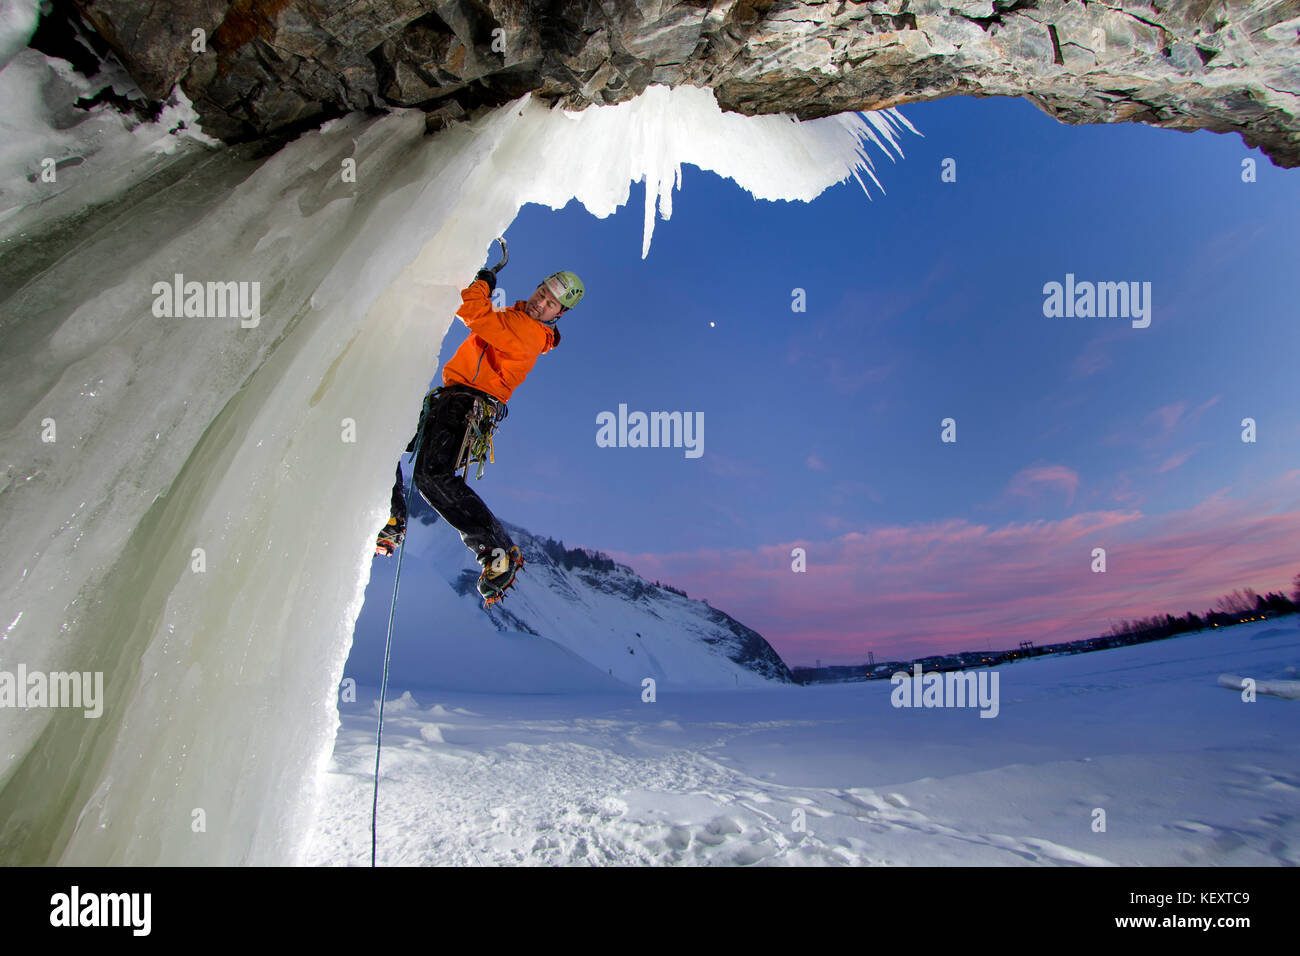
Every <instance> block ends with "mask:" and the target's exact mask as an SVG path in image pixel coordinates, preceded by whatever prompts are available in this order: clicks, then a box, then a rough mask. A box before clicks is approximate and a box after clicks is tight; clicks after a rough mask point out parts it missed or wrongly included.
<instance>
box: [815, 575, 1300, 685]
mask: <svg viewBox="0 0 1300 956" xmlns="http://www.w3.org/2000/svg"><path fill="white" fill-rule="evenodd" d="M1292 588H1293V590H1292V593H1291V596H1290V597H1287V595H1285V594H1282V593H1279V592H1276V591H1272V592H1269V593H1268V594H1263V595H1261V594H1257V593H1255V591H1254V590H1253V589H1252V588H1244V589H1239V590H1236V591H1233V592H1232V593H1231V594H1225V595H1224V596H1223V597H1221V598H1219V599H1218V600H1216V601H1215V602H1214V607H1213V608H1209V609H1207V610H1206V612H1205V614H1204V615H1200V614H1196V613H1194V612H1192V611H1188V612H1187V613H1186V614H1184V615H1183V616H1182V617H1174V616H1173V615H1172V614H1163V615H1161V614H1157V615H1155V616H1153V617H1144V618H1137V619H1135V620H1132V621H1121V622H1120V623H1119V624H1113V625H1111V629H1110V631H1109V632H1108V633H1106V634H1101V635H1099V636H1097V637H1090V638H1083V639H1081V640H1075V641H1068V642H1065V643H1062V644H1046V645H1041V646H1034V645H1033V643H1032V642H1029V641H1025V642H1024V643H1022V644H1021V645H1020V647H1018V648H1016V649H1014V650H1000V651H993V650H985V651H962V652H959V653H956V654H935V655H932V656H930V657H920V658H916V659H915V660H911V661H890V662H888V663H884V664H876V665H875V666H874V667H873V666H871V665H868V664H846V665H835V666H830V667H792V668H790V671H791V673H792V674H793V675H794V679H795V681H796V682H797V683H800V684H815V683H824V682H827V681H861V680H873V679H885V678H889V677H890V676H891V675H892V674H894V672H896V671H904V672H907V671H909V670H910V669H911V667H912V665H914V664H920V665H921V666H922V668H923V669H924V670H925V671H927V672H928V671H947V670H964V669H967V668H972V667H997V666H999V665H1001V664H1005V663H1011V662H1013V661H1017V660H1021V659H1024V658H1030V657H1039V656H1042V655H1044V654H1082V653H1087V652H1090V651H1100V650H1105V649H1107V648H1112V647H1124V646H1126V645H1130V644H1142V643H1145V642H1147V641H1158V640H1161V639H1163V638H1167V637H1173V636H1174V635H1177V634H1185V633H1187V632H1189V631H1204V630H1206V629H1208V628H1212V627H1228V626H1230V625H1233V624H1240V623H1242V622H1243V621H1250V620H1258V619H1260V618H1266V617H1280V616H1281V615H1284V614H1296V613H1300V574H1297V575H1296V576H1295V580H1294V581H1293V582H1292Z"/></svg>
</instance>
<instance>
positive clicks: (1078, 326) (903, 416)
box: [441, 97, 1300, 663]
mask: <svg viewBox="0 0 1300 956" xmlns="http://www.w3.org/2000/svg"><path fill="white" fill-rule="evenodd" d="M901 112H902V113H903V114H904V115H905V116H906V117H907V118H908V119H909V120H910V121H911V122H912V123H913V125H915V126H916V127H917V129H918V130H919V131H920V132H921V133H922V134H924V136H923V137H922V136H916V135H913V134H911V133H906V132H905V133H903V134H901V138H900V139H899V143H900V145H901V147H902V148H903V151H904V154H905V155H904V157H903V158H899V159H897V161H896V162H891V161H890V160H889V159H888V158H885V157H884V156H883V155H882V154H881V153H880V152H879V151H878V150H875V149H874V147H872V150H873V152H872V157H873V160H874V161H875V164H876V173H877V176H878V177H879V179H880V181H881V184H882V185H883V186H884V188H885V190H887V192H886V193H885V194H883V195H882V194H881V193H880V191H879V190H878V189H876V188H875V187H874V185H871V184H869V185H870V188H871V192H872V196H871V199H870V200H869V199H868V198H867V197H866V196H865V195H864V194H863V192H862V190H861V188H860V187H859V186H858V185H857V183H856V182H854V181H852V180H850V181H849V182H847V183H845V184H842V185H840V186H837V187H834V188H832V189H830V190H827V191H826V192H825V193H823V195H822V196H821V197H819V198H818V199H817V200H816V201H814V202H813V203H797V202H795V203H784V202H780V203H769V202H765V201H759V200H755V199H753V198H752V197H751V196H750V195H749V194H748V193H746V192H744V191H743V190H742V189H740V188H739V187H737V186H736V185H735V183H733V182H731V181H730V180H724V179H721V178H719V177H718V176H716V175H715V174H713V173H710V172H703V171H701V170H699V169H698V168H696V167H694V166H684V167H683V173H682V179H683V183H682V188H681V190H680V192H678V193H677V195H676V196H675V197H674V202H673V215H672V218H671V219H670V220H668V221H666V222H665V221H660V222H658V223H657V224H656V227H655V233H654V240H653V243H652V245H651V248H650V253H649V256H648V257H647V258H646V259H645V260H642V259H641V256H640V250H641V233H642V217H643V210H642V197H643V191H642V188H641V187H640V186H639V185H637V186H634V187H633V191H632V198H631V201H630V202H629V204H628V205H627V206H625V207H623V208H622V209H620V210H619V211H618V212H617V213H616V214H615V215H613V216H610V217H608V218H606V219H603V220H601V219H597V218H595V217H594V216H592V215H590V214H589V213H588V212H587V211H586V210H585V209H584V208H583V207H582V206H581V205H580V204H578V203H577V202H571V203H570V204H569V205H568V206H567V207H566V208H564V209H563V210H559V211H552V210H550V209H546V208H542V207H537V206H527V207H525V208H524V209H523V210H522V211H521V213H520V215H519V217H518V218H517V220H516V221H515V222H514V223H513V224H512V225H511V227H510V229H509V231H508V232H507V234H506V235H507V239H508V241H509V242H510V264H509V265H508V266H507V268H506V270H505V271H504V272H503V273H502V275H501V284H502V285H503V286H504V288H505V290H506V292H507V294H508V296H509V297H510V299H511V300H514V299H516V298H522V297H526V296H527V295H528V294H529V292H531V290H532V289H533V288H534V287H535V285H536V283H537V282H538V281H539V280H540V279H541V278H542V277H543V276H545V275H547V274H549V273H550V272H552V271H555V270H556V269H572V270H573V271H575V272H577V273H578V274H579V275H580V276H581V277H582V279H583V281H584V282H585V284H586V287H587V295H586V298H585V299H584V301H583V302H582V304H581V305H580V306H579V307H578V308H576V309H574V310H573V311H571V312H570V313H569V314H568V315H566V316H565V317H564V318H562V319H561V320H560V329H561V331H562V333H563V337H564V340H563V342H562V344H561V346H560V348H559V349H557V350H556V351H554V352H552V353H550V354H548V355H545V356H543V357H542V358H540V359H539V361H538V363H537V365H536V366H535V368H534V369H533V371H532V373H531V374H530V376H529V378H528V380H527V381H526V382H525V383H524V384H523V385H521V386H520V387H519V388H518V389H517V390H516V391H515V393H514V396H513V400H512V402H511V411H510V417H509V419H508V420H507V422H506V423H505V424H504V425H503V426H502V428H501V430H500V432H499V433H498V436H497V440H496V449H497V461H496V464H495V465H492V466H489V468H488V469H487V472H486V474H485V477H484V478H483V480H482V481H480V482H473V481H472V480H471V483H472V484H473V486H474V487H475V489H476V490H477V491H478V492H479V494H480V495H482V496H483V498H484V500H485V501H487V503H488V504H489V506H490V507H492V508H493V509H494V510H495V511H496V512H497V514H498V515H499V516H500V517H502V518H504V519H506V520H508V521H513V522H516V523H518V524H521V525H523V526H525V527H528V528H529V529H531V530H533V531H534V532H536V533H540V534H549V535H551V536H552V537H556V538H562V539H563V540H564V541H565V543H566V544H569V545H571V546H572V545H575V544H582V545H585V546H588V547H592V548H596V549H600V550H603V551H606V552H607V553H610V554H611V555H613V556H614V557H616V558H618V559H619V560H624V561H626V562H627V563H629V564H631V565H632V566H633V567H634V568H636V569H637V570H638V571H640V572H641V573H642V574H643V575H645V576H646V577H648V578H651V579H654V578H659V579H660V580H665V581H668V582H671V583H673V584H675V585H677V586H679V587H682V588H685V589H686V590H687V591H688V592H689V593H690V594H691V596H692V597H707V598H708V599H709V600H710V602H711V603H712V604H713V605H714V606H716V607H719V608H721V609H723V610H725V611H727V612H728V613H730V614H732V615H733V616H734V617H736V618H738V619H739V620H741V621H742V622H744V623H745V624H747V625H749V626H750V627H753V628H755V629H756V630H758V631H759V632H760V633H762V634H764V636H766V637H768V639H769V640H770V641H772V643H773V644H774V646H776V648H777V650H778V651H780V652H781V653H782V655H783V656H784V657H785V658H786V660H787V661H789V662H791V663H805V662H811V661H812V660H813V659H817V658H820V659H823V660H833V661H842V662H848V661H853V660H860V659H863V657H864V656H865V652H866V650H873V651H874V652H875V653H876V656H877V658H885V657H894V656H897V657H910V656H913V655H916V654H923V653H932V652H934V651H937V650H944V649H958V648H964V647H971V646H984V645H985V644H986V643H990V644H991V645H992V646H995V647H997V646H1007V645H1011V646H1014V644H1015V643H1017V642H1018V641H1019V640H1023V639H1034V640H1037V641H1038V642H1039V643H1046V642H1047V641H1049V640H1064V639H1069V638H1074V637H1085V636H1091V635H1092V634H1095V633H1098V632H1099V631H1100V630H1104V629H1105V628H1106V627H1107V620H1110V619H1118V617H1123V616H1136V615H1139V614H1141V615H1145V614H1150V613H1154V612H1156V611H1160V612H1164V611H1170V612H1173V613H1181V612H1182V611H1183V610H1185V609H1188V608H1199V609H1202V610H1203V609H1204V608H1205V607H1208V606H1209V603H1210V602H1212V600H1213V598H1214V597H1215V596H1217V595H1218V594H1221V593H1224V592H1225V591H1228V590H1231V589H1232V588H1233V587H1240V586H1247V585H1249V586H1254V587H1256V588H1257V589H1260V590H1263V589H1265V588H1270V587H1282V586H1284V585H1286V584H1287V583H1288V582H1289V581H1290V578H1291V577H1292V576H1293V575H1294V574H1295V573H1296V572H1298V571H1300V549H1298V548H1296V547H1295V546H1294V542H1295V541H1296V540H1300V514H1297V512H1300V507H1297V506H1298V505H1300V471H1297V469H1298V468H1300V454H1298V453H1297V452H1298V451H1300V414H1298V413H1300V407H1298V406H1300V400H1298V398H1297V396H1298V395H1300V389H1297V388H1296V387H1295V385H1294V384H1293V383H1294V380H1295V354H1296V349H1295V343H1296V331H1295V330H1296V320H1297V307H1296V305H1295V297H1294V294H1293V292H1292V291H1291V284H1292V283H1291V279H1292V276H1293V275H1294V272H1295V267H1296V261H1297V256H1296V251H1297V249H1298V248H1300V243H1298V242H1297V239H1298V238H1300V226H1298V225H1297V216H1296V212H1297V208H1298V207H1300V204H1298V203H1297V200H1298V199H1300V173H1297V172H1296V171H1287V170H1281V169H1279V168H1277V167H1275V166H1273V165H1272V164H1271V163H1270V162H1269V160H1268V159H1267V157H1265V156H1263V154H1262V153H1261V152H1259V151H1258V150H1250V149H1247V148H1246V147H1245V146H1244V145H1243V144H1242V142H1241V139H1240V137H1238V136H1236V135H1232V136H1223V135H1216V134H1212V133H1207V132H1197V133H1191V134H1188V133H1180V132H1176V131H1170V130H1159V129H1153V128H1150V127H1144V126H1138V125H1132V124H1119V125H1111V126H1083V127H1073V126H1066V125H1063V124H1060V123H1057V122H1056V121H1055V120H1053V119H1051V118H1050V117H1048V116H1047V115H1045V114H1044V113H1042V112H1041V111H1039V110H1038V109H1036V108H1035V107H1034V106H1032V105H1031V104H1029V103H1027V102H1025V101H1022V100H1012V99H983V100H978V99H972V98H964V97H962V98H952V99H947V100H942V101H937V102H932V103H924V104H916V105H912V106H908V107H904V108H902V110H901ZM947 157H951V158H953V159H955V160H956V171H957V181H956V182H955V183H945V182H942V181H941V178H940V172H941V163H942V162H943V160H944V159H945V158H947ZM1246 158H1253V159H1254V160H1255V162H1256V176H1257V181H1256V182H1254V183H1245V182H1243V181H1242V175H1241V174H1242V166H1241V163H1242V160H1243V159H1246ZM491 255H492V259H493V261H495V247H494V249H493V251H492V254H491ZM1066 273H1073V274H1074V275H1075V277H1076V280H1077V281H1081V280H1091V281H1139V282H1150V283H1151V284H1152V320H1151V325H1150V327H1149V328H1145V329H1135V328H1132V327H1131V325H1130V322H1129V321H1128V320H1127V319H1124V318H1073V317H1072V318H1048V317H1045V316H1044V315H1043V300H1044V295H1043V291H1042V289H1043V285H1044V283H1046V282H1050V281H1056V282H1063V281H1064V279H1065V275H1066ZM469 278H470V277H467V281H468V280H469ZM796 288H801V289H804V290H805V294H806V311H805V312H802V313H800V312H794V311H792V309H791V303H792V290H794V289H796ZM710 323H714V324H712V325H711V324H710ZM466 334H467V330H466V329H465V328H464V326H463V325H461V324H460V323H456V324H455V325H454V326H453V329H452V331H451V332H450V333H449V335H448V337H447V339H446V341H445V343H444V346H443V351H442V355H441V359H442V360H445V359H446V358H448V357H449V356H450V355H451V354H452V352H453V351H454V349H455V348H456V346H458V345H459V344H460V342H461V341H463V339H464V338H465V336H466ZM619 403H625V404H626V405H627V406H628V409H629V410H641V411H646V412H649V411H684V412H685V411H689V412H702V413H703V416H704V421H705V431H704V454H703V456H702V457H700V458H695V459H692V458H687V457H685V455H684V453H683V450H682V449H669V448H600V447H597V444H596V441H595V436H596V430H597V428H596V416H597V414H598V413H600V412H601V411H617V409H618V406H619ZM949 416H951V417H953V418H954V419H956V421H957V442H956V443H955V444H944V443H942V442H940V440H939V431H940V426H939V423H940V421H941V419H943V418H945V417H949ZM1246 416H1251V417H1253V418H1254V419H1256V421H1257V423H1258V424H1257V428H1258V441H1257V442H1255V443H1253V444H1246V443H1243V442H1241V440H1240V433H1241V426H1240V422H1241V420H1242V419H1243V418H1244V417H1246ZM1098 546H1100V547H1106V548H1107V551H1108V557H1109V564H1110V566H1109V567H1108V569H1107V572H1106V573H1105V574H1104V575H1098V574H1097V573H1095V572H1093V571H1091V570H1090V567H1089V561H1090V560H1091V559H1090V552H1091V549H1092V548H1093V547H1098ZM793 547H803V548H805V550H806V552H807V560H808V571H807V572H806V573H802V574H800V573H796V572H794V571H792V570H791V566H790V565H791V557H790V555H791V549H792V548H793Z"/></svg>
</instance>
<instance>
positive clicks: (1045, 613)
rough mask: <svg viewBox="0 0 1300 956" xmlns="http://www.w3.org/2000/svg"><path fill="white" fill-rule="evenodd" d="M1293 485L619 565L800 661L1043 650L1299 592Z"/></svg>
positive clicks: (1298, 519)
mask: <svg viewBox="0 0 1300 956" xmlns="http://www.w3.org/2000/svg"><path fill="white" fill-rule="evenodd" d="M1298 478H1300V475H1297V473H1295V472H1289V473H1287V474H1286V475H1284V476H1282V477H1280V478H1279V479H1277V480H1275V481H1274V482H1273V484H1272V485H1270V486H1269V487H1268V488H1267V489H1265V492H1263V493H1261V494H1260V495H1258V496H1256V497H1254V498H1252V499H1250V500H1241V499H1235V498H1230V497H1228V496H1227V489H1221V490H1220V491H1218V492H1216V493H1215V494H1213V495H1211V496H1209V497H1208V498H1206V499H1204V500H1203V501H1201V502H1200V503H1198V504H1197V505H1196V506H1195V507H1193V508H1189V509H1186V510H1183V511H1179V512H1174V513H1170V514H1165V515H1144V514H1143V513H1142V512H1140V511H1136V510H1100V511H1093V512H1088V513H1083V514H1077V515H1073V516H1071V517H1069V518H1067V519H1064V520H1061V521H1029V522H1012V523H1006V524H1001V525H996V526H995V525H988V524H973V523H971V522H968V521H966V520H965V519H961V518H953V519H948V520H944V521H936V522H930V523H926V524H917V525H892V526H885V527H877V528H869V529H865V530H858V531H850V532H847V533H843V534H838V535H837V536H835V537H830V538H813V539H808V540H797V541H789V542H784V543H780V544H773V545H768V546H764V547H759V548H755V549H752V550H719V549H709V550H705V551H697V552H686V553H677V554H659V555H650V554H614V557H615V558H616V559H617V560H619V561H622V562H624V563H626V564H629V565H631V566H632V567H633V568H635V569H636V570H637V571H638V572H640V573H641V574H642V575H643V576H645V577H649V578H658V579H659V580H663V581H669V582H671V583H673V584H674V585H676V586H678V587H683V588H685V590H687V591H688V592H689V593H690V595H691V596H692V597H695V598H700V597H707V598H708V600H709V603H710V604H711V605H712V606H713V607H716V608H720V609H722V610H724V611H726V612H727V613H728V614H731V615H732V616H733V617H735V618H736V619H737V620H739V621H741V622H742V623H744V624H746V625H747V626H749V627H752V628H754V629H755V630H757V631H758V632H759V633H761V634H763V636H764V637H766V638H767V639H768V640H769V641H770V642H771V643H772V645H773V646H774V647H775V648H776V649H777V651H778V652H779V653H780V654H781V655H782V656H783V657H784V658H785V659H786V660H787V661H788V662H790V663H805V662H810V661H811V660H813V659H814V658H817V657H820V658H822V659H823V660H826V661H836V662H843V663H848V662H854V661H861V660H865V658H866V654H867V651H868V650H873V651H874V652H875V654H876V658H877V659H878V660H886V659H897V658H906V657H912V656H919V655H924V654H931V653H938V652H943V651H956V650H964V649H978V648H982V647H985V646H986V645H987V646H992V647H994V648H1001V647H1014V646H1015V645H1016V644H1017V643H1019V642H1020V641H1022V640H1031V641H1034V642H1035V643H1036V644H1047V643H1055V642H1058V641H1065V640H1074V639H1078V638H1084V637H1091V636H1095V635H1097V634H1100V633H1103V632H1105V631H1106V630H1107V629H1108V628H1109V626H1110V623H1111V622H1112V621H1114V622H1118V621H1119V620H1121V619H1123V618H1135V617H1145V616H1149V615H1151V614H1155V613H1166V612H1167V613H1173V614H1182V613H1183V612H1185V611H1187V610H1195V611H1197V612H1198V613H1203V612H1204V611H1205V610H1206V609H1208V608H1209V607H1210V606H1211V605H1212V604H1213V601H1214V599H1215V598H1216V597H1218V596H1219V595H1221V594H1225V593H1227V592H1229V591H1231V590H1233V589H1234V588H1237V587H1246V586H1249V587H1253V588H1255V589H1256V590H1257V591H1259V592H1260V593H1264V592H1265V591H1267V590H1277V589H1283V590H1288V591H1289V588H1290V582H1291V579H1292V578H1293V577H1294V576H1295V574H1296V572H1297V571H1300V549H1297V547H1296V542H1297V541H1300V494H1297V492H1298V490H1300V481H1298ZM1283 502H1285V504H1283ZM832 533H833V532H832ZM795 547H802V548H804V549H805V551H806V561H807V572H806V573H796V572H794V571H792V569H791V562H792V560H793V558H792V555H791V551H792V549H793V548H795ZM1094 548H1104V549H1105V552H1106V571H1105V573H1095V572H1093V571H1092V569H1091V565H1092V562H1093V549H1094Z"/></svg>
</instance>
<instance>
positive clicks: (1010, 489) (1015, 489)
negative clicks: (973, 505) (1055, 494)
mask: <svg viewBox="0 0 1300 956" xmlns="http://www.w3.org/2000/svg"><path fill="white" fill-rule="evenodd" d="M1043 486H1047V487H1054V488H1060V489H1061V490H1063V491H1064V492H1065V495H1066V500H1065V503H1066V505H1071V504H1073V503H1074V493H1075V491H1077V490H1078V488H1079V473H1078V472H1077V471H1075V470H1074V469H1073V468H1068V467H1066V466H1065V465H1036V466H1033V467H1030V468H1022V469H1021V470H1020V471H1018V472H1016V474H1015V476H1014V477H1012V479H1011V481H1010V483H1009V484H1008V485H1007V489H1006V493H1007V494H1008V495H1015V496H1018V497H1024V498H1034V499H1037V498H1038V497H1039V496H1040V495H1041V493H1042V488H1043Z"/></svg>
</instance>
